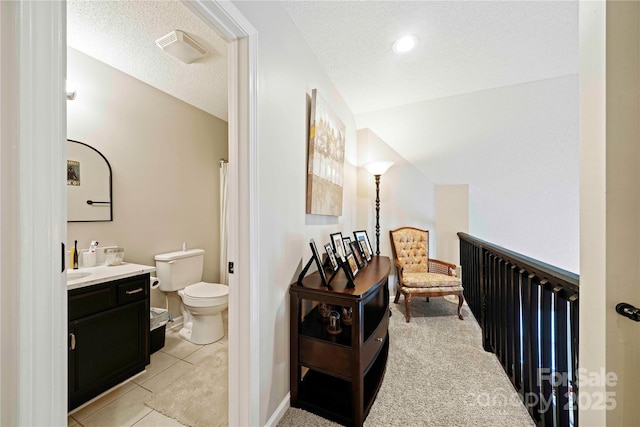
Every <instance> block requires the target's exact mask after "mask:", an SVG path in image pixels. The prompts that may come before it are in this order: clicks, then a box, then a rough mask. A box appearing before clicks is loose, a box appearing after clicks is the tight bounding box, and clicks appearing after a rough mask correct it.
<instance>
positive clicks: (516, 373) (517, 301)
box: [510, 265, 522, 392]
mask: <svg viewBox="0 0 640 427" xmlns="http://www.w3.org/2000/svg"><path fill="white" fill-rule="evenodd" d="M511 283H512V286H513V299H512V302H511V305H512V307H513V311H512V316H511V322H510V323H512V324H513V348H512V350H511V351H512V354H513V380H512V382H513V385H514V387H515V388H516V390H518V391H519V392H522V363H521V361H520V348H521V347H520V340H521V339H522V334H521V333H520V325H521V322H520V310H521V308H522V300H521V298H520V276H519V275H518V274H517V268H516V266H515V265H512V266H511Z"/></svg>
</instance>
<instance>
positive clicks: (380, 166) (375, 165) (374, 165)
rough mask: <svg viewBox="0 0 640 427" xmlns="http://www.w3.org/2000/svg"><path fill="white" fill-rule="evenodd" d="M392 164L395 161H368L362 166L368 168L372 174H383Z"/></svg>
mask: <svg viewBox="0 0 640 427" xmlns="http://www.w3.org/2000/svg"><path fill="white" fill-rule="evenodd" d="M392 165H393V162H390V161H383V162H371V163H366V164H364V165H362V166H363V167H364V168H365V169H366V170H368V171H369V173H370V174H371V175H383V174H384V173H385V172H386V171H387V170H388V169H389V168H390V167H391V166H392Z"/></svg>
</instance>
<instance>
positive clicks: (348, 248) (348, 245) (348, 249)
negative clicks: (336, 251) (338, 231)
mask: <svg viewBox="0 0 640 427" xmlns="http://www.w3.org/2000/svg"><path fill="white" fill-rule="evenodd" d="M347 239H349V240H348V241H347ZM342 242H343V243H344V249H345V251H346V255H349V254H350V253H352V252H353V251H352V250H351V237H343V238H342Z"/></svg>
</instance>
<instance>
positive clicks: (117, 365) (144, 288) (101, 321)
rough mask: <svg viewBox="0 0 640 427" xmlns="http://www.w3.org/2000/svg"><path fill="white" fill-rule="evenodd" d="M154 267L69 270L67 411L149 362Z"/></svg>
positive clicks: (134, 265)
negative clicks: (150, 298) (151, 275)
mask: <svg viewBox="0 0 640 427" xmlns="http://www.w3.org/2000/svg"><path fill="white" fill-rule="evenodd" d="M152 271H155V267H150V266H145V265H139V264H131V263H125V264H122V265H118V266H104V265H103V266H98V267H92V268H86V269H81V270H69V272H68V277H67V289H68V291H67V294H68V313H69V330H68V333H69V342H68V349H69V371H68V377H69V382H68V384H69V396H68V409H69V411H71V410H73V409H75V408H77V407H78V406H80V405H82V404H83V403H85V402H87V401H89V400H91V399H93V398H94V397H96V396H98V395H100V394H102V393H103V392H105V391H107V390H109V389H111V388H112V387H114V386H116V385H118V384H120V383H122V382H123V381H126V380H127V379H129V378H131V377H132V376H134V375H136V374H138V373H140V372H143V371H144V369H145V366H146V365H148V364H149V282H150V279H149V278H150V272H152Z"/></svg>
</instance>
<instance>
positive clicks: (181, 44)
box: [156, 30, 209, 64]
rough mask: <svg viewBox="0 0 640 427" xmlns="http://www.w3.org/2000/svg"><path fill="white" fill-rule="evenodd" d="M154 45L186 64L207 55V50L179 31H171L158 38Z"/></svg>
mask: <svg viewBox="0 0 640 427" xmlns="http://www.w3.org/2000/svg"><path fill="white" fill-rule="evenodd" d="M156 44H157V45H158V47H159V48H160V49H162V50H164V51H165V52H167V53H168V54H170V55H173V56H175V57H176V58H178V59H179V60H180V61H182V62H184V63H187V64H191V63H192V62H195V61H197V60H198V59H200V58H203V57H204V56H205V55H206V54H207V53H209V52H208V51H207V49H205V48H204V47H202V46H200V44H198V42H196V41H195V40H194V39H192V38H191V37H189V36H188V35H187V34H186V33H184V32H182V31H180V30H175V31H171V32H170V33H169V34H167V35H166V36H162V37H160V38H159V39H158V40H156Z"/></svg>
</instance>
